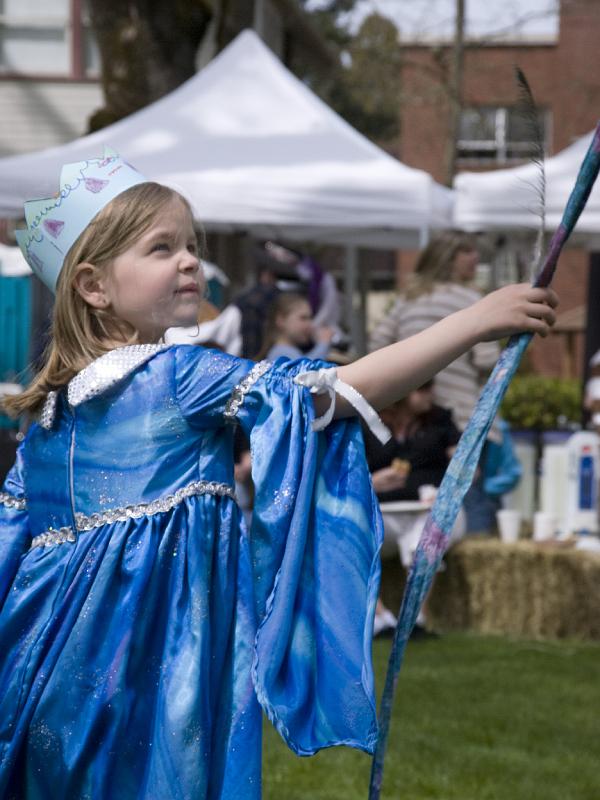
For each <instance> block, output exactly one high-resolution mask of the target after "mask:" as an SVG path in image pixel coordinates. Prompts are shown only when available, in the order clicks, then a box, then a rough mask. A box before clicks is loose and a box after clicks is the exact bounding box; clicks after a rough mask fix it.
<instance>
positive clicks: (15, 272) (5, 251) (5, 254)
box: [0, 243, 31, 278]
mask: <svg viewBox="0 0 600 800" xmlns="http://www.w3.org/2000/svg"><path fill="white" fill-rule="evenodd" d="M26 275H31V267H30V266H29V264H28V263H27V262H26V261H25V256H24V255H23V253H22V252H21V248H20V247H8V246H7V245H5V244H1V243H0V276H2V277H3V278H22V277H24V276H26Z"/></svg>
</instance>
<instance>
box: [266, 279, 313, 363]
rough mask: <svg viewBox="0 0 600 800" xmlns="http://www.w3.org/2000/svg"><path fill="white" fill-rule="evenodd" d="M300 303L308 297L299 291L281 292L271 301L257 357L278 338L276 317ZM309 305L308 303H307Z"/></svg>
mask: <svg viewBox="0 0 600 800" xmlns="http://www.w3.org/2000/svg"><path fill="white" fill-rule="evenodd" d="M301 303H308V298H307V297H305V296H304V295H303V294H300V292H281V293H280V294H278V295H277V297H276V298H275V300H274V301H273V303H272V305H271V307H270V308H269V312H268V314H267V319H266V322H265V327H264V336H263V345H262V347H261V348H260V351H259V353H258V355H257V356H256V357H257V358H258V359H260V358H265V357H266V355H267V353H268V352H269V350H270V349H271V348H272V347H273V345H274V344H275V342H276V341H277V339H278V338H279V333H280V332H279V329H278V328H277V318H278V317H287V316H288V315H289V314H291V313H292V311H293V310H294V309H295V308H296V306H298V305H300V304H301ZM308 304H309V305H310V303H308Z"/></svg>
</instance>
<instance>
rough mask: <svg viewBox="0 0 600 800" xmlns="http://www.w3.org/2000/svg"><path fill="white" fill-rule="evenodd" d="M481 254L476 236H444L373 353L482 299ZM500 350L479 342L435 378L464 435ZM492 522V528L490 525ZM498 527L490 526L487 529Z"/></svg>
mask: <svg viewBox="0 0 600 800" xmlns="http://www.w3.org/2000/svg"><path fill="white" fill-rule="evenodd" d="M478 261H479V252H478V250H477V246H476V243H475V239H474V237H473V236H470V235H469V234H466V233H462V232H460V231H445V232H443V233H441V234H440V235H438V236H437V237H436V238H435V239H433V240H432V241H431V242H430V244H429V245H428V246H427V247H426V248H425V250H423V252H422V254H421V256H420V258H419V260H418V262H417V265H416V267H415V272H414V274H413V275H412V276H411V279H410V281H409V284H408V286H407V289H406V292H404V294H403V295H401V296H400V297H399V298H398V299H397V300H396V302H395V303H394V305H393V307H392V308H391V310H390V311H389V313H388V314H387V316H385V317H384V318H383V319H382V320H381V322H380V323H379V324H378V325H377V326H376V327H375V329H374V331H373V333H372V334H371V337H370V340H369V349H370V350H371V351H373V350H379V348H380V347H385V346H386V345H388V344H391V343H392V342H397V341H400V340H401V339H408V338H409V337H410V336H413V335H414V334H415V333H420V332H421V331H423V330H425V329H426V328H429V327H430V326H431V325H433V324H435V323H436V322H439V320H441V319H444V317H447V316H449V315H450V314H453V313H454V312H455V311H460V310H462V309H464V308H467V307H468V306H471V305H473V303H476V302H477V300H479V299H481V294H480V293H479V292H478V291H477V290H476V289H473V288H472V287H471V285H470V284H471V283H472V281H473V278H474V277H475V269H476V267H477V263H478ZM499 355H500V349H499V347H498V344H497V343H496V342H480V343H479V344H476V345H475V346H474V347H472V348H471V349H470V350H468V351H467V352H466V353H464V354H463V355H462V356H459V358H457V359H456V361H453V362H452V363H451V364H449V365H448V366H447V367H446V368H445V369H443V370H442V371H441V372H439V373H438V374H437V375H436V378H435V384H434V401H435V403H436V404H438V405H440V406H442V407H443V408H447V409H451V411H452V414H453V417H454V421H455V422H456V424H457V426H458V428H459V430H461V431H462V430H464V429H465V427H466V425H467V422H468V421H469V417H470V416H471V413H472V411H473V407H474V406H475V403H476V402H477V398H478V397H479V392H480V391H481V388H482V386H483V383H484V382H485V379H486V377H487V375H488V373H489V372H490V370H491V369H492V367H493V366H494V364H495V363H496V361H497V359H498V356H499ZM488 438H489V439H490V440H491V441H495V442H497V443H500V442H501V441H502V436H501V434H500V432H499V430H498V428H497V426H496V425H495V424H494V425H493V426H492V427H491V429H490V432H489V434H488ZM479 484H480V479H479V478H478V479H476V480H475V482H474V484H473V486H472V487H471V489H470V490H469V492H468V494H467V496H466V498H465V511H466V514H467V531H471V532H475V531H478V532H479V531H480V528H481V525H482V522H481V514H480V513H479V512H480V506H481V498H482V495H481V492H482V491H483V489H482V488H481V486H480V485H479ZM488 523H489V525H488ZM489 527H493V521H491V522H490V521H489V520H488V521H487V523H486V530H488V529H489Z"/></svg>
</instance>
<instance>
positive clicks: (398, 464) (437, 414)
mask: <svg viewBox="0 0 600 800" xmlns="http://www.w3.org/2000/svg"><path fill="white" fill-rule="evenodd" d="M433 387H434V382H433V381H432V380H431V381H428V382H427V383H425V384H424V385H423V386H421V387H420V388H418V389H415V390H414V391H412V392H410V393H409V394H408V395H407V397H405V398H404V399H403V400H400V401H399V402H398V403H395V404H394V405H393V406H392V407H391V408H389V409H387V410H386V411H383V412H382V413H381V416H382V419H384V421H385V423H386V424H387V426H388V427H389V429H390V430H391V432H392V438H391V439H390V440H389V442H388V443H387V444H385V445H382V444H381V443H380V442H379V441H378V440H377V439H376V437H375V436H373V434H371V433H370V432H369V431H368V429H367V428H366V427H364V426H363V427H364V431H363V433H364V437H365V449H366V453H367V462H368V464H369V469H370V471H371V479H372V481H373V488H374V489H375V492H376V494H377V498H378V500H379V501H380V503H384V504H385V503H387V502H394V501H399V500H404V501H409V500H419V499H420V491H419V490H420V489H421V487H424V486H427V487H435V488H437V487H438V486H439V485H440V483H441V482H442V478H443V477H444V473H445V472H446V468H447V466H448V463H449V461H450V458H451V457H452V453H453V452H454V448H455V446H456V444H457V442H458V440H459V438H460V433H459V431H458V428H457V427H456V425H455V424H454V422H453V420H452V412H451V411H448V410H447V409H445V408H441V407H440V406H437V405H435V403H434V402H433ZM381 510H382V514H383V527H384V535H385V540H386V543H387V544H388V545H390V544H391V545H397V547H398V550H399V554H400V559H401V561H402V566H403V567H404V568H405V569H407V570H408V569H409V567H410V565H411V563H412V559H413V553H414V551H415V548H416V546H417V544H418V542H419V537H420V535H421V531H422V529H423V525H424V523H425V518H426V517H427V512H426V511H423V512H422V513H420V514H414V513H410V514H408V513H402V512H398V511H393V512H390V511H386V509H385V506H383V507H382V509H381ZM463 529H464V515H461V517H460V518H459V520H458V521H457V525H456V526H455V529H454V531H453V538H454V539H455V540H456V539H458V538H460V536H461V535H462V533H463ZM425 624H426V613H425V611H424V610H423V611H421V613H420V615H419V618H418V619H417V624H416V626H415V628H414V630H413V634H412V636H413V638H423V637H425V636H427V635H428V634H427V631H426V628H425ZM395 625H396V618H395V616H394V614H392V612H391V611H390V610H389V609H388V608H386V607H385V606H384V604H383V602H382V601H381V600H379V601H378V603H377V608H376V612H375V621H374V634H375V635H376V636H378V635H385V634H387V633H391V632H392V631H393V630H394V627H395Z"/></svg>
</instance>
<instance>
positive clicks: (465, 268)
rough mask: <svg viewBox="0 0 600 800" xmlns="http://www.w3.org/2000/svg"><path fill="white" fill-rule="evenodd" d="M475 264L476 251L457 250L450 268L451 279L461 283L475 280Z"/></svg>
mask: <svg viewBox="0 0 600 800" xmlns="http://www.w3.org/2000/svg"><path fill="white" fill-rule="evenodd" d="M477 264H479V253H478V252H477V250H458V251H457V253H456V255H455V256H454V264H453V266H452V277H453V279H454V280H455V281H460V282H461V283H467V282H468V281H472V280H473V279H474V278H475V270H476V269H477Z"/></svg>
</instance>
